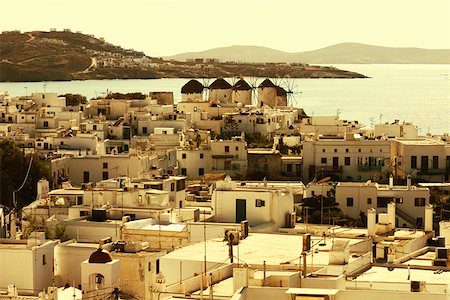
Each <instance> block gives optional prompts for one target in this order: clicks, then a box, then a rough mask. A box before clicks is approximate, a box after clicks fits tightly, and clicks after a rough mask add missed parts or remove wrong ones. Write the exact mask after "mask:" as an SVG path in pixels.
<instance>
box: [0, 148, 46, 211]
mask: <svg viewBox="0 0 450 300" xmlns="http://www.w3.org/2000/svg"><path fill="white" fill-rule="evenodd" d="M31 157H32V156H31V155H24V153H23V152H22V150H21V149H20V148H19V147H17V146H16V145H15V144H14V142H12V141H8V140H5V141H1V142H0V193H1V194H0V204H2V205H5V206H8V207H12V206H13V201H12V200H13V199H12V198H13V196H12V195H13V191H15V190H17V189H18V188H19V187H20V186H21V184H22V182H23V181H24V180H25V178H26V174H27V170H28V167H29V164H30V160H31ZM42 178H46V179H47V180H49V181H51V174H50V170H49V169H48V167H47V166H46V165H45V164H44V163H43V162H42V161H41V160H39V158H38V157H37V156H34V157H33V162H32V164H31V169H30V173H29V175H28V177H27V178H26V181H25V184H24V186H23V188H22V189H21V190H20V191H18V192H16V193H15V195H16V200H17V206H18V208H19V209H20V208H22V207H24V206H26V205H28V204H30V203H31V202H33V201H34V200H35V199H36V192H37V191H36V189H37V182H38V181H39V180H40V179H42Z"/></svg>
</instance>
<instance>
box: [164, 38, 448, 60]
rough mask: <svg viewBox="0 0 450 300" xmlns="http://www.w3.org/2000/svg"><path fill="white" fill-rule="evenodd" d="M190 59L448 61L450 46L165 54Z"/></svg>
mask: <svg viewBox="0 0 450 300" xmlns="http://www.w3.org/2000/svg"><path fill="white" fill-rule="evenodd" d="M190 58H217V59H220V60H221V61H240V62H286V63H307V64H450V49H436V50H435V49H421V48H393V47H381V46H372V45H366V44H358V43H342V44H337V45H333V46H329V47H325V48H321V49H318V50H313V51H306V52H297V53H289V52H283V51H279V50H275V49H271V48H267V47H258V46H230V47H223V48H214V49H210V50H206V51H201V52H190V53H181V54H177V55H173V56H168V57H165V59H174V60H179V61H185V60H186V59H190Z"/></svg>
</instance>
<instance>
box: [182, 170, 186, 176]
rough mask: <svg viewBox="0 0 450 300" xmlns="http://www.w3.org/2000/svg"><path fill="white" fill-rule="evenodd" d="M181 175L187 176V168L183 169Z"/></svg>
mask: <svg viewBox="0 0 450 300" xmlns="http://www.w3.org/2000/svg"><path fill="white" fill-rule="evenodd" d="M181 175H183V176H186V175H187V171H186V168H181Z"/></svg>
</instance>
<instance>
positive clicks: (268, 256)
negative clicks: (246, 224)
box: [164, 233, 361, 266]
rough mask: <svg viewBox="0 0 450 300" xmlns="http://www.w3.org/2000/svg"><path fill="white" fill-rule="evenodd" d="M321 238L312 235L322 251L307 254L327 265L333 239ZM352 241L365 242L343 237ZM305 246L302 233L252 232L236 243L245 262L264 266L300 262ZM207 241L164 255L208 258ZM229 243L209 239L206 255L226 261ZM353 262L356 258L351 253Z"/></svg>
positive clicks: (314, 261) (312, 261)
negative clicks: (321, 242)
mask: <svg viewBox="0 0 450 300" xmlns="http://www.w3.org/2000/svg"><path fill="white" fill-rule="evenodd" d="M320 240H321V237H312V238H311V244H312V245H314V244H317V245H316V246H315V248H317V249H318V252H317V253H315V251H310V253H309V254H308V256H307V263H308V265H315V264H317V265H319V266H327V265H328V264H329V251H330V249H331V245H332V239H331V238H329V239H327V243H326V245H325V246H319V245H318V243H319V241H320ZM335 240H346V241H349V243H350V245H351V244H356V243H359V242H361V239H347V238H344V239H341V238H335ZM302 245H303V237H302V236H301V235H288V234H269V233H251V234H250V235H249V236H248V237H247V238H246V239H243V240H240V241H239V245H235V246H233V255H234V256H235V257H236V258H239V261H240V262H241V263H246V264H248V265H262V264H263V262H264V261H266V264H267V265H272V266H279V265H292V266H296V265H298V263H299V257H300V256H301V252H302ZM204 249H205V248H204V242H199V243H196V244H192V245H188V246H185V247H183V248H181V249H177V250H175V251H173V252H171V253H168V254H167V255H166V256H164V258H165V259H176V260H192V261H203V260H204ZM228 257H229V256H228V245H227V242H226V241H224V239H223V238H216V239H211V240H207V241H206V258H207V261H209V262H217V263H223V262H224V261H226V260H227V258H228ZM349 259H350V261H352V260H354V259H356V258H353V257H352V256H350V258H349Z"/></svg>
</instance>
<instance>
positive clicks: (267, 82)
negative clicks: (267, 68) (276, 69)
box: [258, 78, 276, 88]
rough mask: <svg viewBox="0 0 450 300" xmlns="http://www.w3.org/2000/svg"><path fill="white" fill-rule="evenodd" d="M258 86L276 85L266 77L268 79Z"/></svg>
mask: <svg viewBox="0 0 450 300" xmlns="http://www.w3.org/2000/svg"><path fill="white" fill-rule="evenodd" d="M258 87H260V88H265V87H276V85H275V84H274V83H273V82H272V81H271V80H270V79H269V78H266V79H264V81H263V82H261V84H260V85H259V86H258Z"/></svg>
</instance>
